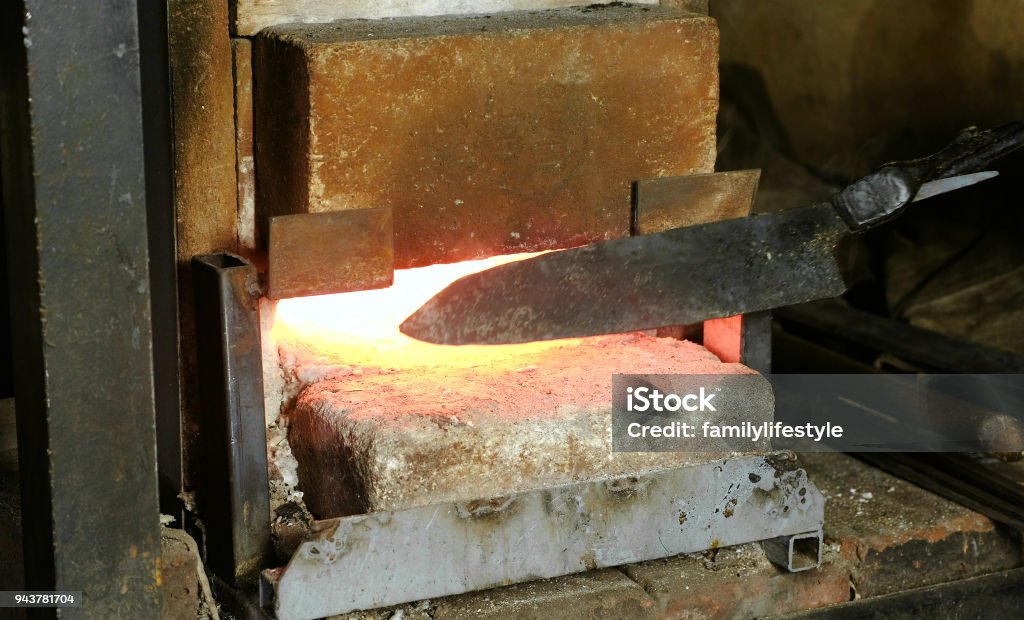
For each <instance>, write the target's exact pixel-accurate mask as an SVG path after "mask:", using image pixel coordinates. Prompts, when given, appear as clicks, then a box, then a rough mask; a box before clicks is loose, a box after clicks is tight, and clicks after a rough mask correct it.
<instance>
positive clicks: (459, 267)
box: [252, 3, 823, 617]
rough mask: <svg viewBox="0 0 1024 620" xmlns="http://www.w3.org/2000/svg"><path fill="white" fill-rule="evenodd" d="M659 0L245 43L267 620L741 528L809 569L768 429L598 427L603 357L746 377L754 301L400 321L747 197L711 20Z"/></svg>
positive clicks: (596, 560) (454, 588)
mask: <svg viewBox="0 0 1024 620" xmlns="http://www.w3.org/2000/svg"><path fill="white" fill-rule="evenodd" d="M662 4H663V5H661V6H656V5H652V4H636V5H631V4H625V5H623V4H620V3H611V4H609V5H603V4H602V5H593V6H585V7H559V8H551V9H547V10H540V11H510V12H501V13H495V14H490V15H470V16H465V15H463V16H453V15H445V16H439V17H409V18H405V17H402V18H395V19H383V20H340V21H337V22H332V23H324V24H309V23H306V24H282V25H275V26H271V27H269V28H266V29H264V30H263V31H261V32H260V33H259V35H258V36H257V37H256V39H255V40H254V42H253V51H252V61H253V80H254V81H253V104H254V144H255V152H254V155H255V164H256V168H257V169H258V171H259V174H258V175H257V176H256V193H255V198H256V201H255V216H256V217H255V227H254V228H255V232H256V235H257V240H258V245H259V247H260V249H261V250H262V251H261V252H260V255H261V256H265V259H266V260H265V269H266V274H265V282H266V288H265V289H264V291H265V295H264V296H263V298H262V299H261V301H260V302H259V306H260V314H261V317H262V319H261V321H262V334H261V340H262V343H263V345H262V346H263V370H264V383H265V385H266V386H267V387H266V391H265V395H266V398H265V404H266V411H267V414H268V415H267V417H268V424H269V426H268V435H269V446H270V451H269V453H270V459H271V467H270V471H271V473H272V476H271V487H272V488H273V489H274V492H273V493H272V494H271V498H270V508H271V509H272V510H273V511H274V513H275V514H276V515H277V518H276V519H275V534H276V541H277V551H278V554H279V556H280V557H284V558H288V561H287V565H286V566H283V567H281V568H279V569H273V570H268V571H264V572H263V575H262V577H263V581H262V583H263V590H264V592H265V602H266V603H267V604H273V605H274V607H275V609H276V611H277V613H278V615H279V617H317V616H318V615H328V614H331V613H342V612H345V611H351V610H354V609H367V608H371V607H379V606H382V605H388V604H395V603H400V602H407V601H413V600H420V599H425V598H430V597H436V596H443V595H447V594H454V593H460V592H466V591H471V590H477V589H483V588H488V587H493V586H496V585H500V584H509V583H517V582H521V581H526V580H530V579H536V578H540V577H552V576H557V575H564V574H568V573H573V572H580V571H585V570H591V569H595V568H601V567H608V566H617V565H620V564H623V563H628V562H636V561H642V560H646V559H653V558H658V557H665V556H668V555H673V554H678V553H683V552H688V551H699V550H703V549H709V548H716V547H719V546H723V545H733V544H739V543H745V542H751V541H763V540H769V541H774V542H773V543H772V544H771V545H769V546H766V551H767V552H768V553H769V556H770V557H772V558H773V559H775V560H777V561H778V562H779V563H780V564H781V565H783V566H784V567H786V568H789V569H791V570H804V569H807V568H811V567H814V566H817V564H818V558H817V557H813V558H811V559H810V560H809V561H808V560H806V558H805V559H804V560H796V559H795V555H794V551H793V549H794V546H793V543H794V540H802V541H805V542H802V543H800V544H799V545H797V547H798V548H800V549H805V548H807V547H808V543H807V542H806V541H808V540H809V541H811V542H813V543H814V545H815V549H818V547H817V546H816V545H818V542H820V528H821V522H822V518H823V517H822V510H823V502H822V500H821V497H820V495H818V494H817V491H816V490H815V489H814V487H813V485H812V484H811V483H810V482H809V481H808V480H807V479H806V475H805V474H804V473H803V471H802V470H801V469H799V467H798V465H797V464H796V462H795V460H794V459H793V458H792V457H791V456H789V455H786V454H783V453H774V452H771V446H770V444H769V443H768V442H767V441H763V440H762V441H758V442H748V443H747V444H744V447H743V450H745V451H744V452H735V451H734V450H735V448H736V446H735V445H733V446H729V445H726V444H725V443H722V442H718V441H715V440H712V439H706V440H702V441H699V442H696V443H694V444H691V445H690V450H688V451H662V452H643V451H625V450H622V451H617V450H615V449H613V436H612V435H613V424H612V414H613V397H612V392H613V378H614V377H615V376H616V375H623V374H629V375H643V376H651V377H657V376H662V375H672V376H680V375H682V376H698V375H699V376H707V377H718V379H712V380H711V381H712V383H709V386H711V387H715V386H716V385H717V382H723V381H724V379H722V378H723V377H730V376H750V377H757V371H756V370H754V369H753V368H751V366H754V367H757V368H758V369H759V370H766V360H767V357H766V352H767V346H766V342H767V335H766V334H767V331H766V330H767V329H768V322H767V321H765V320H764V318H765V317H763V316H757V315H750V316H737V317H731V318H727V319H719V320H713V321H707V322H705V323H704V324H703V325H697V326H672V325H666V326H664V328H662V329H659V330H655V331H649V332H635V333H619V334H608V335H602V336H593V337H587V338H577V339H571V340H553V341H545V342H524V343H521V344H512V345H487V346H483V345H475V346H445V345H436V344H429V343H425V342H420V341H416V340H412V339H410V338H409V337H407V336H405V335H403V334H402V333H401V332H400V331H399V325H400V324H401V323H402V321H403V320H405V319H406V318H407V317H408V316H409V315H410V314H411V313H413V312H414V311H415V310H417V309H418V308H419V307H420V306H421V305H422V304H423V303H425V302H426V301H427V300H428V299H430V298H431V297H432V296H433V295H434V294H436V293H437V292H439V291H440V290H441V289H443V288H444V287H445V286H446V285H448V284H450V283H451V282H453V281H454V280H455V279H457V278H459V277H461V276H463V275H466V274H470V273H474V272H477V271H480V270H482V269H485V268H487V267H489V266H494V265H497V264H500V263H503V262H508V261H513V260H520V259H522V258H524V257H528V256H533V255H535V254H536V253H538V252H549V251H558V250H560V249H565V248H571V247H577V246H581V245H586V244H590V243H594V242H600V241H603V240H609V239H616V238H621V237H624V236H628V235H631V234H647V233H651V232H657V231H659V230H663V229H665V228H670V227H675V226H682V225H689V224H698V223H702V222H710V221H715V220H719V219H723V218H732V217H742V216H745V215H747V214H748V213H749V211H750V206H751V202H752V199H753V195H754V193H755V191H756V186H757V179H758V174H757V172H756V171H742V172H734V173H727V174H714V173H713V168H714V158H715V139H714V136H715V113H716V111H717V95H718V92H717V88H718V81H717V71H716V64H717V44H718V32H717V29H716V27H715V24H714V21H713V20H711V19H709V18H708V17H707V16H706V15H702V14H698V13H692V12H688V11H686V10H681V9H679V8H676V7H671V6H665V5H664V4H665V3H662ZM282 93H285V96H282ZM708 268H709V269H713V268H714V267H713V265H709V266H708ZM635 301H636V302H637V303H642V300H635ZM524 320H528V318H525V317H524ZM742 385H743V386H745V387H743V388H742V389H740V390H738V391H737V393H736V394H734V401H733V402H736V403H739V404H738V405H736V406H734V407H732V409H731V411H730V413H729V415H730V416H732V419H733V420H734V421H735V422H736V423H741V422H751V423H753V424H761V423H765V422H770V421H771V420H772V419H773V413H774V411H773V403H774V400H773V395H772V392H771V388H770V386H769V385H768V383H767V382H766V381H763V380H762V381H760V382H758V381H750V382H746V383H742ZM705 419H708V418H705ZM697 421H698V422H699V421H700V420H697ZM306 511H308V512H306ZM299 513H304V514H306V517H305V518H304V520H303V519H300V520H299V521H300V522H296V519H295V518H294V515H296V514H299ZM282 515H284V516H282ZM288 515H291V516H288ZM413 539H416V540H418V541H419V543H417V545H411V543H409V541H410V540H413ZM527 540H529V542H528V543H526V542H524V541H527ZM811 555H812V556H813V555H814V554H813V553H812V554H811ZM400 583H401V584H405V585H401V586H400V585H397V584H400ZM314 586H315V587H314Z"/></svg>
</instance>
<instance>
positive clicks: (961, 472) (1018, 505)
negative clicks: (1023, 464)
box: [853, 452, 1024, 531]
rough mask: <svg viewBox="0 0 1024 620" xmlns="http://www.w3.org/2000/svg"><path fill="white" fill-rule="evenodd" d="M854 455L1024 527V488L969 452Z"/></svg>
mask: <svg viewBox="0 0 1024 620" xmlns="http://www.w3.org/2000/svg"><path fill="white" fill-rule="evenodd" d="M853 456H856V457H857V458H859V459H861V460H863V461H865V462H867V463H870V464H871V465H874V466H875V467H878V468H879V469H882V470H884V471H887V472H889V473H891V474H893V475H894V476H898V477H900V478H903V479H904V480H907V481H909V482H912V483H914V484H916V485H917V486H919V487H921V488H922V489H926V490H928V491H931V492H932V493H935V494H936V495H940V496H942V497H945V498H946V499H949V500H952V501H954V502H957V503H958V504H961V505H963V506H966V507H967V508H970V509H971V510H975V511H977V512H980V513H981V514H983V515H985V516H986V517H988V518H990V519H992V520H993V521H998V522H1000V523H1005V524H1006V525H1009V526H1010V527H1013V528H1016V529H1018V530H1021V531H1024V490H1022V489H1021V488H1020V487H1019V486H1017V485H1016V484H1015V483H1014V482H1012V481H1010V480H1007V479H1005V478H1004V477H1003V476H1002V475H1000V474H998V473H996V472H993V471H988V470H986V469H985V468H984V467H983V466H981V465H978V464H976V463H974V462H973V461H971V460H970V458H968V457H967V456H966V455H962V454H944V453H921V454H899V453H886V454H878V453H871V452H864V453H854V454H853Z"/></svg>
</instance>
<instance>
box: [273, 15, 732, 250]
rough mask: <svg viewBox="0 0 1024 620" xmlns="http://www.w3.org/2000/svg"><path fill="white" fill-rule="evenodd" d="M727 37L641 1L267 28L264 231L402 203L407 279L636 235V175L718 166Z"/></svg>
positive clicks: (397, 214) (703, 21)
mask: <svg viewBox="0 0 1024 620" xmlns="http://www.w3.org/2000/svg"><path fill="white" fill-rule="evenodd" d="M717 43H718V32H717V29H716V27H715V25H714V22H713V21H712V20H710V19H709V18H707V17H706V16H700V15H695V14H680V13H679V12H677V11H674V10H670V9H664V8H660V7H636V6H613V7H610V8H601V9H587V8H577V9H558V10H550V11H539V12H514V13H509V14H503V15H495V16H493V17H490V18H488V17H480V16H476V17H458V18H452V17H445V18H405V19H395V20H378V21H358V20H349V21H342V22H337V23H335V24H329V25H296V24H291V25H282V26H275V27H273V28H270V29H267V30H264V31H263V32H261V34H260V35H259V36H258V37H257V38H256V39H255V40H254V44H253V70H254V72H255V78H254V93H253V95H254V105H255V108H254V122H255V133H256V143H257V148H256V153H255V156H256V167H257V168H258V169H259V174H258V175H257V179H256V184H257V203H256V209H257V217H258V218H259V220H260V226H263V225H264V224H263V222H264V221H265V220H266V218H268V217H272V216H276V215H287V214H293V213H307V212H310V213H312V212H325V211H340V210H346V209H362V208H370V207H381V206H390V207H392V208H393V209H394V226H395V266H396V268H408V267H417V266H423V265H429V264H434V263H444V262H455V261H460V260H467V259H473V258H484V257H487V256H492V255H495V254H506V253H514V252H523V251H536V250H545V249H554V248H564V247H572V246H579V245H583V244H586V243H592V242H595V241H601V240H605V239H612V238H617V237H622V236H625V235H626V234H628V232H629V226H630V207H631V205H630V198H631V197H630V184H631V183H632V182H633V181H634V180H636V179H642V178H651V177H660V176H669V175H682V174H692V173H698V172H710V171H711V170H712V168H713V165H714V157H715V113H716V110H717V105H718V75H717ZM339 66H344V67H345V71H338V67H339ZM367 84H372V85H373V87H372V88H367V87H366V85H367ZM638 92H643V93H644V96H643V97H637V96H636V93H638Z"/></svg>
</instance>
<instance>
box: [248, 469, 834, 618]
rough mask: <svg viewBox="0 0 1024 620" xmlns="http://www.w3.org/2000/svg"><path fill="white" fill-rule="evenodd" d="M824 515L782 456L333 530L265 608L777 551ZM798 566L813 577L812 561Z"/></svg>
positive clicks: (282, 610) (285, 614)
mask: <svg viewBox="0 0 1024 620" xmlns="http://www.w3.org/2000/svg"><path fill="white" fill-rule="evenodd" d="M824 506H825V500H824V498H823V497H822V495H821V493H819V492H818V490H817V489H816V488H815V487H814V485H813V484H811V483H810V481H808V479H807V475H806V474H805V473H804V471H803V470H802V469H800V468H799V467H798V465H797V462H796V459H795V457H794V456H793V455H792V454H791V453H772V454H769V455H767V456H766V455H758V456H741V457H736V458H727V459H724V460H716V461H712V462H709V463H703V464H700V465H690V466H685V467H679V468H674V469H667V470H661V471H657V472H653V473H649V474H642V475H636V476H624V477H617V478H610V479H605V480H595V481H591V482H585V483H577V484H571V485H565V486H560V487H553V488H548V489H540V490H535V491H528V492H525V493H521V494H518V495H511V496H506V497H500V498H493V499H482V500H476V501H469V502H459V503H451V504H441V505H435V506H422V507H418V508H410V509H407V510H398V511H391V512H377V513H370V514H363V515H356V516H351V517H343V518H339V519H329V520H325V521H319V522H317V523H316V524H315V526H314V531H315V532H316V533H315V534H313V535H312V537H311V538H310V539H309V540H308V541H306V542H304V543H303V544H302V545H301V546H300V547H299V549H298V550H297V551H296V553H295V554H294V556H293V557H292V559H291V561H290V562H289V563H288V565H287V566H286V567H285V568H284V569H275V570H272V571H264V573H263V577H264V578H263V580H262V581H261V595H260V596H261V599H262V600H264V601H266V602H268V603H271V602H272V605H273V607H274V611H275V612H276V613H277V617H278V618H280V619H282V620H295V619H301V618H319V617H323V616H329V615H332V614H341V613H346V612H349V611H353V610H357V609H370V608H375V607H382V606H386V605H395V604H399V603H405V602H411V601H415V600H420V599H424V598H434V597H439V596H446V595H450V594H458V593H462V592H468V591H472V590H480V589H485V588H490V587H495V586H500V585H507V584H512V583H518V582H522V581H528V580H533V579H541V578H548V577H555V576H558V575H565V574H570V573H576V572H581V571H586V570H594V569H598V568H604V567H610V566H617V565H621V564H627V563H633V562H642V561H645V560H651V559H656V558H662V557H667V556H671V555H676V554H680V553H689V552H695V551H702V550H705V549H714V548H718V547H725V546H730V545H738V544H742V543H749V542H754V541H761V540H766V539H775V538H780V537H785V538H787V539H792V538H795V539H796V540H797V541H800V540H804V539H806V536H807V533H808V532H818V531H820V530H821V527H822V523H823V519H824ZM801 537H803V538H801ZM800 548H802V545H801V547H800ZM499 559H500V561H499ZM785 564H786V565H787V566H796V567H797V570H805V564H804V563H802V562H801V561H789V560H787V561H786V562H785Z"/></svg>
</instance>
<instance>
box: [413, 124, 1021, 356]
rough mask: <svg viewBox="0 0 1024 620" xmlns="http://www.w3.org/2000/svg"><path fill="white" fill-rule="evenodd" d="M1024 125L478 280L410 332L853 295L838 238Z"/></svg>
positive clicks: (958, 171)
mask: <svg viewBox="0 0 1024 620" xmlns="http://www.w3.org/2000/svg"><path fill="white" fill-rule="evenodd" d="M1021 144H1024V123H1014V124H1012V125H1007V126H1004V127H1001V128H999V129H995V130H991V131H979V130H977V129H974V128H971V129H968V130H965V131H964V132H962V133H961V135H960V136H959V137H958V138H957V140H956V141H954V142H953V143H952V144H951V145H950V146H949V147H947V148H946V149H943V150H942V151H940V152H939V153H936V154H934V155H931V156H929V157H925V158H921V159H917V160H913V161H910V162H900V163H895V164H887V165H886V166H883V167H882V168H880V169H879V170H877V171H876V172H874V173H872V174H870V175H868V176H866V177H864V178H862V179H859V180H858V181H856V182H854V183H853V184H851V185H850V186H849V187H847V188H846V189H844V190H843V191H842V192H840V193H839V194H837V195H836V196H835V197H834V198H833V199H832V200H830V201H829V202H826V203H822V204H818V205H814V206H810V207H804V208H798V209H791V210H788V211H782V212H779V213H772V214H766V215H758V216H752V217H746V218H737V219H732V220H724V221H719V222H713V223H710V224H702V225H698V226H690V227H686V228H677V229H673V230H668V231H665V232H662V233H657V234H651V235H642V236H638V237H627V238H623V239H616V240H612V241H605V242H602V243H597V244H594V245H590V246H584V247H580V248H574V249H571V250H563V251H561V252H553V253H549V254H545V255H542V256H537V257H534V258H531V259H527V260H524V261H520V262H516V263H508V264H506V265H502V266H499V267H495V268H492V269H488V270H486V271H482V272H479V273H476V274H472V275H469V276H466V277H463V278H461V279H460V280H457V281H455V282H454V283H453V284H451V285H450V286H449V287H448V288H446V289H445V290H443V291H441V292H440V293H438V294H437V295H436V296H435V297H434V298H432V299H431V300H429V301H428V302H427V303H426V304H424V305H423V306H422V307H421V308H420V309H419V310H417V311H416V312H414V313H413V314H412V315H411V316H410V317H409V318H408V319H406V320H405V322H404V323H402V325H401V330H402V332H404V333H405V334H407V335H409V336H412V337H414V338H417V339H420V340H425V341H428V342H435V343H440V344H508V343H517V342H529V341H534V340H552V339H557V338H574V337H582V336H591V335H599V334H610V333H619V332H627V331H635V330H641V329H653V328H656V327H662V326H665V325H680V324H687V323H695V322H698V321H703V320H707V319H712V318H719V317H725V316H732V315H736V314H741V313H746V312H756V311H760V310H768V309H770V308H775V307H779V306H785V305H791V304H796V303H802V302H806V301H811V300H814V299H821V298H825V297H835V296H837V295H839V294H841V293H842V292H844V291H845V290H846V285H845V283H844V282H843V278H842V275H841V274H840V271H839V267H838V265H837V263H836V259H835V248H836V246H837V244H838V243H839V241H840V239H841V238H842V237H843V236H844V235H846V234H849V233H851V232H859V231H861V230H864V229H866V228H869V227H871V226H874V225H877V224H879V223H881V222H884V221H887V220H888V219H890V218H892V217H894V216H895V215H896V214H898V213H899V212H900V211H902V210H903V208H904V207H905V206H906V205H907V204H909V203H910V202H912V201H913V200H915V198H916V197H922V198H923V197H928V196H934V195H937V194H939V193H944V192H947V191H952V190H954V189H958V188H960V187H965V186H967V185H970V184H973V183H977V182H980V181H982V180H985V179H986V178H991V176H993V175H992V174H990V173H987V172H986V173H981V174H978V171H979V170H982V169H983V167H984V166H986V165H987V164H988V163H990V162H991V161H992V160H993V159H996V158H998V157H1000V156H1002V155H1005V154H1006V153H1009V152H1010V151H1012V150H1014V149H1016V148H1017V147H1019V146H1020V145H1021Z"/></svg>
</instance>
